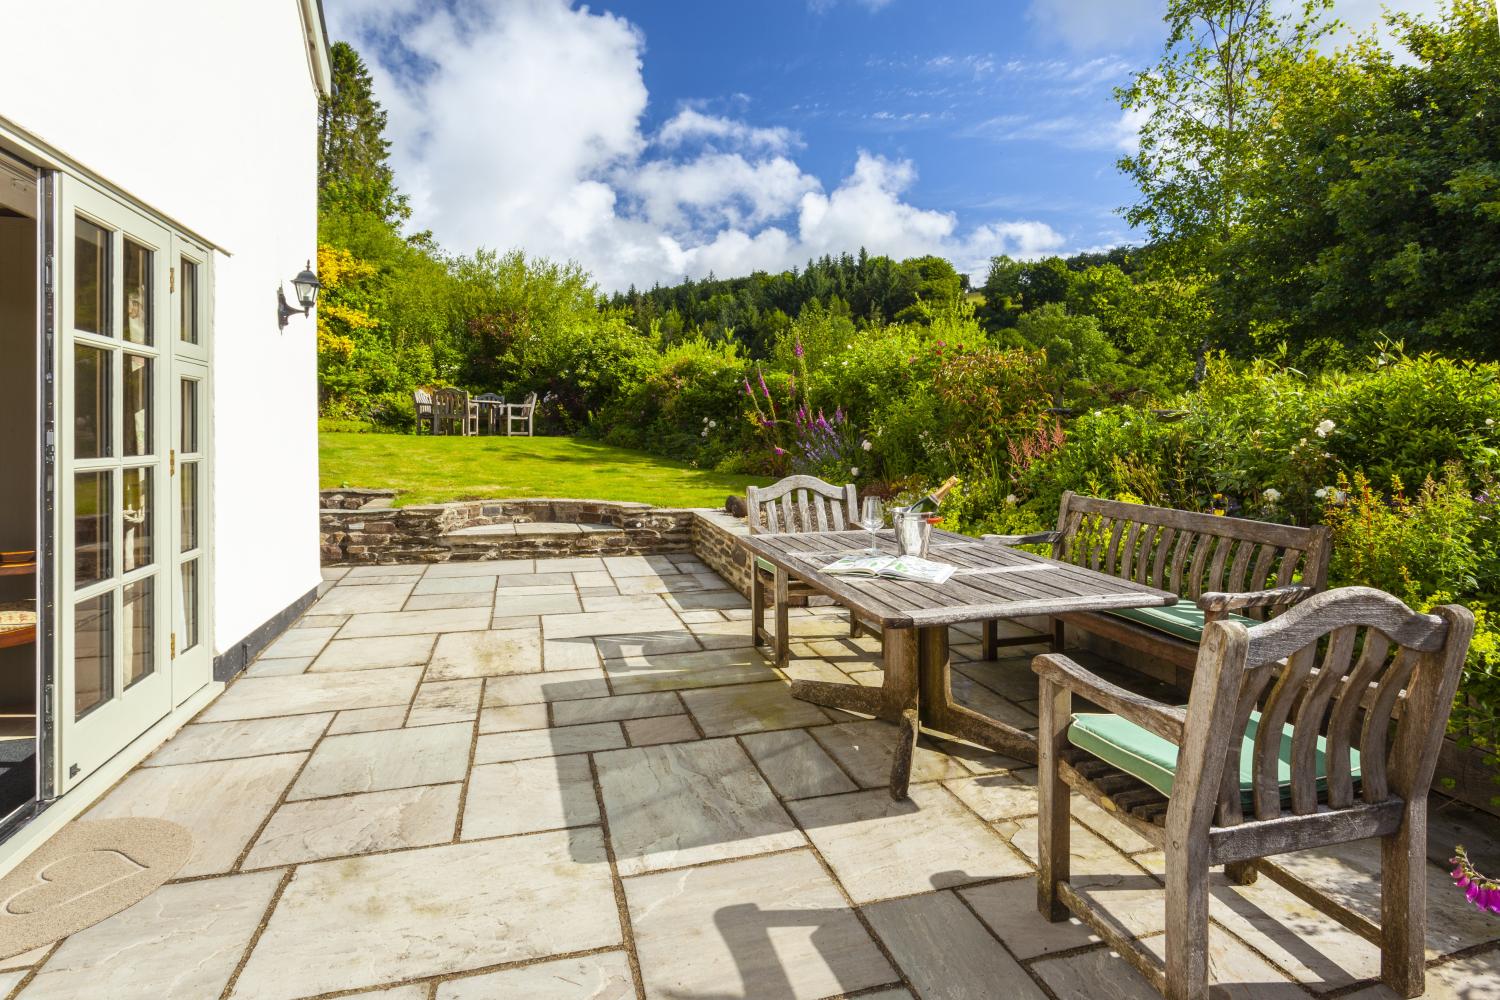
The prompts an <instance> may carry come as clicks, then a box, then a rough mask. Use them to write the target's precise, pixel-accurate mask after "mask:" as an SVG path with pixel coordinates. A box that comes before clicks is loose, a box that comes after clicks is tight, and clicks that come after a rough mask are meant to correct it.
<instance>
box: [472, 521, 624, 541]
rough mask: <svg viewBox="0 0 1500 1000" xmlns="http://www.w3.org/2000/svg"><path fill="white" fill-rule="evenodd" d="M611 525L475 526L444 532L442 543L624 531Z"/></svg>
mask: <svg viewBox="0 0 1500 1000" xmlns="http://www.w3.org/2000/svg"><path fill="white" fill-rule="evenodd" d="M624 530H625V529H623V528H617V527H615V526H614V525H612V524H577V523H565V522H557V521H531V522H527V523H522V524H475V525H471V526H469V527H467V528H457V529H455V530H453V531H448V532H444V534H443V540H444V541H449V540H451V541H454V542H482V541H484V540H485V539H490V538H495V539H502V538H514V537H517V536H521V537H525V536H530V535H589V534H607V533H611V532H621V531H624Z"/></svg>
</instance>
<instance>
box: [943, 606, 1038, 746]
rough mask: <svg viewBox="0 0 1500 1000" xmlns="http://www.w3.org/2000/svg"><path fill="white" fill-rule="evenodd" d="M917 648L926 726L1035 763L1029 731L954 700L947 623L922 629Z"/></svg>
mask: <svg viewBox="0 0 1500 1000" xmlns="http://www.w3.org/2000/svg"><path fill="white" fill-rule="evenodd" d="M918 649H919V667H918V669H919V671H920V674H921V678H922V682H921V683H922V705H921V707H922V711H921V719H922V725H923V726H924V727H926V728H928V729H933V730H936V731H937V732H940V733H947V734H948V735H950V736H957V737H958V738H959V739H963V740H968V741H969V742H970V743H977V744H979V745H980V746H982V747H988V748H989V749H991V750H994V751H995V752H997V753H1003V754H1005V755H1006V756H1008V757H1016V758H1018V759H1020V760H1025V761H1030V762H1032V763H1035V762H1036V738H1035V737H1033V736H1032V735H1031V734H1030V733H1027V732H1025V731H1024V730H1021V729H1017V728H1015V727H1014V726H1008V725H1006V724H1005V723H1003V722H998V721H996V720H995V719H991V718H989V717H988V716H986V715H981V714H980V713H979V712H976V711H974V710H973V709H970V708H965V707H964V706H962V705H959V704H957V703H956V702H954V700H953V674H952V665H951V661H950V658H949V654H948V628H947V626H944V625H937V626H933V627H930V628H924V629H922V630H921V639H920V640H919V643H918Z"/></svg>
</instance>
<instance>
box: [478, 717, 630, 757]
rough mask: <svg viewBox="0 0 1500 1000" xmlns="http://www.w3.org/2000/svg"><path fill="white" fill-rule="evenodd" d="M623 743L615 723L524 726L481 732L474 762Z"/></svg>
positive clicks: (582, 750) (592, 750) (550, 754)
mask: <svg viewBox="0 0 1500 1000" xmlns="http://www.w3.org/2000/svg"><path fill="white" fill-rule="evenodd" d="M623 746H625V734H624V732H623V731H621V729H620V724H619V723H618V722H595V723H591V724H589V725H583V726H558V727H555V728H552V729H527V730H523V731H520V732H512V733H484V734H482V735H481V736H480V737H479V742H478V743H477V744H476V745H475V747H474V763H475V764H494V763H497V762H499V761H507V760H527V759H529V758H532V757H562V756H564V755H566V754H575V753H595V752H597V751H600V750H618V749H619V748H621V747H623Z"/></svg>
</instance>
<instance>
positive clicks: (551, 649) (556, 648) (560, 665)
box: [542, 636, 600, 670]
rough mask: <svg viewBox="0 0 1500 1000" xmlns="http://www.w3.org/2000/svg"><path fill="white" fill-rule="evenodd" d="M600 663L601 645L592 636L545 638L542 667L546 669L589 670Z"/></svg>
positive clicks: (596, 667)
mask: <svg viewBox="0 0 1500 1000" xmlns="http://www.w3.org/2000/svg"><path fill="white" fill-rule="evenodd" d="M599 665H600V659H599V647H597V646H595V645H594V640H593V638H592V637H591V636H578V637H575V638H572V639H543V640H542V667H543V669H545V670H588V669H598V668H599Z"/></svg>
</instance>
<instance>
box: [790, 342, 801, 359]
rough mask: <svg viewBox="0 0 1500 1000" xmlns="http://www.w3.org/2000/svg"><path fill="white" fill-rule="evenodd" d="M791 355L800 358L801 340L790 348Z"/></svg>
mask: <svg viewBox="0 0 1500 1000" xmlns="http://www.w3.org/2000/svg"><path fill="white" fill-rule="evenodd" d="M792 353H793V354H795V355H797V357H799V358H800V357H802V341H801V339H798V341H797V342H796V344H794V345H793V346H792Z"/></svg>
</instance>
